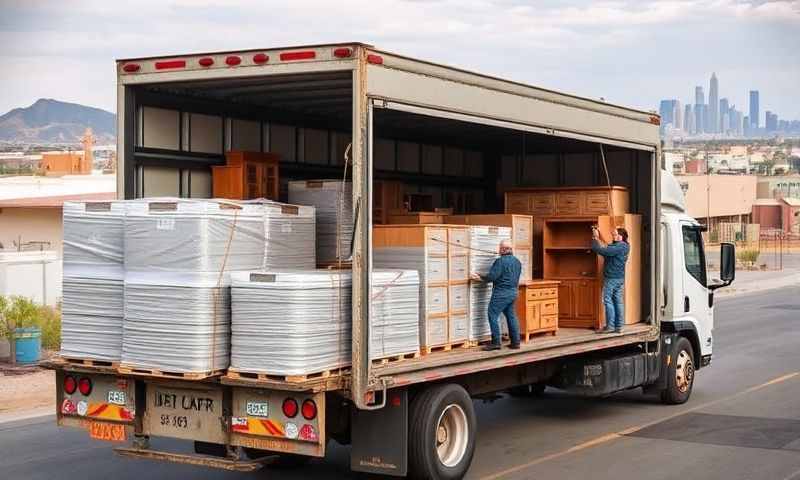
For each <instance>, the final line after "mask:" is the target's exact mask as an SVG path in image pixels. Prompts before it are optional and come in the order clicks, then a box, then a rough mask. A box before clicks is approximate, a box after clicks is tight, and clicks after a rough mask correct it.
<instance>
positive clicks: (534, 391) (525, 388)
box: [508, 383, 547, 397]
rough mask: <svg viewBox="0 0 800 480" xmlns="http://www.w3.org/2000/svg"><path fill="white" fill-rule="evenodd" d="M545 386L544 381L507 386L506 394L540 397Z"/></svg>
mask: <svg viewBox="0 0 800 480" xmlns="http://www.w3.org/2000/svg"><path fill="white" fill-rule="evenodd" d="M545 388H547V386H546V385H545V384H544V383H531V384H529V385H520V386H518V387H512V388H509V389H508V394H509V395H511V396H512V397H541V396H542V395H544V389H545Z"/></svg>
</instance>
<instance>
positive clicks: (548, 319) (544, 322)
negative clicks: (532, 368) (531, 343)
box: [516, 280, 560, 341]
mask: <svg viewBox="0 0 800 480" xmlns="http://www.w3.org/2000/svg"><path fill="white" fill-rule="evenodd" d="M559 291H560V286H559V282H557V281H552V280H537V281H532V282H527V283H525V284H523V285H520V286H519V296H518V297H517V303H516V309H517V317H518V318H519V331H520V337H521V339H522V340H523V341H528V340H529V339H530V338H531V336H532V335H535V334H538V333H550V334H552V335H555V334H556V332H557V331H558V323H559V322H558V315H559V313H558V312H559Z"/></svg>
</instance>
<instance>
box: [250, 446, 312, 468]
mask: <svg viewBox="0 0 800 480" xmlns="http://www.w3.org/2000/svg"><path fill="white" fill-rule="evenodd" d="M244 454H245V455H247V458H249V459H250V460H255V459H257V458H263V457H269V456H271V455H275V456H276V458H275V459H274V460H273V461H272V462H269V463H267V464H265V465H266V466H267V467H274V468H297V467H302V466H303V465H305V464H307V463H308V462H309V460H311V457H309V456H308V455H296V454H293V453H283V452H273V451H271V450H259V449H256V448H247V447H245V448H244Z"/></svg>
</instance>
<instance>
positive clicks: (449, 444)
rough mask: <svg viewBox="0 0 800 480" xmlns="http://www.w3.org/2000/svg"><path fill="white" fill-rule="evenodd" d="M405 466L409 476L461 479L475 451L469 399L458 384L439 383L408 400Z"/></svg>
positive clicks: (439, 479)
mask: <svg viewBox="0 0 800 480" xmlns="http://www.w3.org/2000/svg"><path fill="white" fill-rule="evenodd" d="M410 410H411V411H410V416H409V429H408V430H409V432H408V433H409V435H408V467H409V473H410V475H411V477H412V478H416V479H420V480H451V479H460V478H462V477H463V476H464V475H465V474H466V473H467V470H468V469H469V465H470V463H472V455H473V454H474V453H475V434H476V430H477V422H476V420H475V411H474V410H473V407H472V399H471V398H470V397H469V394H467V392H466V390H464V388H462V387H461V386H460V385H455V384H448V385H438V386H434V387H431V388H429V389H428V390H425V391H424V392H422V393H421V394H420V395H418V396H417V397H416V398H415V399H414V401H413V402H412V403H411V409H410Z"/></svg>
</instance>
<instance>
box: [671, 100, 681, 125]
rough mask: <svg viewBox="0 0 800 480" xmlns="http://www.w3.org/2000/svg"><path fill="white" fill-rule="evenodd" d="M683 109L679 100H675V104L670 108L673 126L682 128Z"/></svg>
mask: <svg viewBox="0 0 800 480" xmlns="http://www.w3.org/2000/svg"><path fill="white" fill-rule="evenodd" d="M682 116H683V110H682V109H681V101H680V100H675V105H673V108H672V121H673V125H674V126H675V128H677V129H678V130H683V119H682V118H681V117H682Z"/></svg>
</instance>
